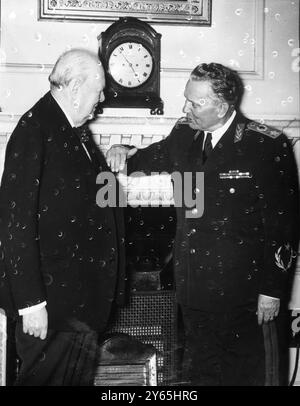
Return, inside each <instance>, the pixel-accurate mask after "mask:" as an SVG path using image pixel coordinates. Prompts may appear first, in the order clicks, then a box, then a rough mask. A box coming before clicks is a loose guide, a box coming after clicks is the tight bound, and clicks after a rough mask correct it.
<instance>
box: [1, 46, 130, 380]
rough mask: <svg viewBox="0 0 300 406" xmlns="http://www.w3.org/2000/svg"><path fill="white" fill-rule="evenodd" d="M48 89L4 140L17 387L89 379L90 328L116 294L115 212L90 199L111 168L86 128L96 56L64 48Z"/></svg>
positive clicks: (4, 241)
mask: <svg viewBox="0 0 300 406" xmlns="http://www.w3.org/2000/svg"><path fill="white" fill-rule="evenodd" d="M49 81H50V85H51V91H50V92H49V93H47V94H46V95H45V96H44V97H43V98H42V99H40V100H39V101H38V102H37V104H35V105H34V106H33V107H32V108H31V109H30V110H29V111H28V112H27V113H25V114H24V115H23V116H22V117H21V119H20V121H19V123H18V124H17V126H16V128H15V130H14V131H13V133H12V135H11V137H10V140H9V142H8V145H7V150H6V158H5V168H4V173H3V177H2V184H1V191H0V194H1V196H0V209H1V213H0V214H1V229H0V230H1V250H2V254H1V259H2V261H1V285H0V305H2V306H3V307H4V308H5V310H6V311H7V313H8V314H16V313H17V314H18V315H19V318H18V320H17V326H16V345H17V352H18V355H19V357H20V359H21V369H20V373H19V376H18V379H17V383H16V384H17V385H37V386H41V385H90V384H92V382H93V372H94V371H95V365H96V361H97V333H99V332H103V331H105V328H106V325H107V321H108V318H109V316H110V312H111V308H112V305H113V303H114V302H122V297H123V291H124V286H123V281H124V275H123V272H124V269H123V268H124V267H123V265H124V238H123V225H122V213H121V212H119V209H117V208H110V207H106V208H99V207H98V206H97V204H96V194H97V184H96V178H97V175H98V173H99V172H101V171H106V170H107V171H109V168H108V167H107V164H106V161H105V159H104V157H103V156H102V154H101V153H100V151H99V150H98V149H97V147H96V145H95V144H94V142H93V140H92V139H91V138H90V136H89V133H88V131H86V130H85V131H81V130H79V129H78V127H80V126H82V125H83V124H84V123H85V122H86V121H87V120H89V119H91V118H92V117H93V113H94V110H95V107H96V105H97V104H98V102H101V101H103V100H104V94H103V89H104V86H105V78H104V71H103V68H102V66H101V63H100V61H99V60H98V58H97V55H96V54H94V53H92V52H90V51H87V50H83V49H73V50H71V51H67V52H66V53H64V54H63V55H62V56H61V57H60V58H59V59H58V61H57V62H56V64H55V66H54V68H53V71H52V73H51V74H50V76H49Z"/></svg>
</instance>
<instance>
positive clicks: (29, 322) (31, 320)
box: [22, 307, 48, 340]
mask: <svg viewBox="0 0 300 406" xmlns="http://www.w3.org/2000/svg"><path fill="white" fill-rule="evenodd" d="M22 317H23V332H24V333H25V334H26V333H27V334H29V335H31V336H32V335H34V336H35V337H40V339H41V340H45V338H46V336H47V330H48V313H47V310H46V307H43V308H42V309H40V310H36V311H34V312H32V313H28V314H24V315H23V316H22Z"/></svg>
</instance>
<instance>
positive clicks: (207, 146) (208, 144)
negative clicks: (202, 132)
mask: <svg viewBox="0 0 300 406" xmlns="http://www.w3.org/2000/svg"><path fill="white" fill-rule="evenodd" d="M211 139H212V135H211V133H207V134H206V138H205V141H204V148H203V154H202V163H203V164H204V163H205V162H206V160H207V158H208V157H209V154H210V153H211V151H212V149H213V147H212V143H211Z"/></svg>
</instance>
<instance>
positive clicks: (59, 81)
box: [48, 48, 101, 90]
mask: <svg viewBox="0 0 300 406" xmlns="http://www.w3.org/2000/svg"><path fill="white" fill-rule="evenodd" d="M94 64H98V65H99V66H101V62H100V61H99V58H98V56H97V54H96V53H94V52H92V51H89V50H87V49H81V48H74V49H71V50H70V51H66V52H64V53H63V54H62V55H61V56H60V57H59V58H58V60H57V61H56V63H55V65H54V67H53V70H52V72H51V73H50V75H49V78H48V79H49V82H50V88H51V90H55V89H60V88H61V87H65V86H68V85H69V83H70V82H71V80H73V79H75V78H80V79H81V80H82V82H85V80H86V79H87V78H88V76H89V73H90V71H91V69H92V68H93V67H94V66H95V65H94Z"/></svg>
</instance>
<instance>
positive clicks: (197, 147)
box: [189, 131, 204, 165]
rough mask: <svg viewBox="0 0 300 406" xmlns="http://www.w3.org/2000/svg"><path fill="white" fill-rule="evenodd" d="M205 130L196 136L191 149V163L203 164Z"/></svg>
mask: <svg viewBox="0 0 300 406" xmlns="http://www.w3.org/2000/svg"><path fill="white" fill-rule="evenodd" d="M203 137H204V132H203V131H198V135H197V138H194V140H193V142H192V144H191V146H190V150H189V162H190V164H191V165H195V164H199V163H200V164H201V157H202V147H203Z"/></svg>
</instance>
